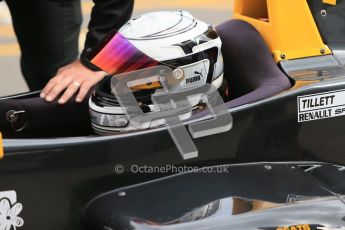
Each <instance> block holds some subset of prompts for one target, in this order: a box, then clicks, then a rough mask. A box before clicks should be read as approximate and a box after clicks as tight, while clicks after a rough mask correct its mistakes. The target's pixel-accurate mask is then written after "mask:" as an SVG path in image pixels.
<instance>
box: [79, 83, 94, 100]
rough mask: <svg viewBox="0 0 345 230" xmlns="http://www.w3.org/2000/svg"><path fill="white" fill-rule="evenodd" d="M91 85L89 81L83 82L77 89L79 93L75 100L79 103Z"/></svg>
mask: <svg viewBox="0 0 345 230" xmlns="http://www.w3.org/2000/svg"><path fill="white" fill-rule="evenodd" d="M92 86H93V85H92V84H91V83H90V82H85V83H84V84H83V85H82V87H81V88H80V90H79V93H78V95H77V98H76V100H75V101H76V102H77V103H80V102H82V101H83V100H84V99H85V96H86V95H87V93H88V92H89V90H90V89H91V87H92Z"/></svg>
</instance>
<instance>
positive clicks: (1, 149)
mask: <svg viewBox="0 0 345 230" xmlns="http://www.w3.org/2000/svg"><path fill="white" fill-rule="evenodd" d="M3 157H4V146H3V144H2V135H1V133H0V160H1V159H2V158H3Z"/></svg>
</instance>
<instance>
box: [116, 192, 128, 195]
mask: <svg viewBox="0 0 345 230" xmlns="http://www.w3.org/2000/svg"><path fill="white" fill-rule="evenodd" d="M118 195H119V196H126V195H127V194H126V192H119V194H118Z"/></svg>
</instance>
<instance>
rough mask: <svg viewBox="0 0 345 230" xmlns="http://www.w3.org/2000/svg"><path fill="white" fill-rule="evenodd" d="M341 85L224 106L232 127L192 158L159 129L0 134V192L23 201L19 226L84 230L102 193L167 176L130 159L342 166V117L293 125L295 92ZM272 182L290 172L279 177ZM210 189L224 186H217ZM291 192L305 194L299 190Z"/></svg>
mask: <svg viewBox="0 0 345 230" xmlns="http://www.w3.org/2000/svg"><path fill="white" fill-rule="evenodd" d="M344 88H345V83H344V82H343V79H342V78H337V79H334V80H332V81H328V82H323V83H318V84H315V85H313V86H312V87H310V86H309V87H306V88H302V89H300V90H295V91H291V92H286V93H284V94H282V95H278V96H275V97H273V98H270V99H268V100H265V101H261V102H257V103H253V104H250V105H247V106H242V107H238V108H235V109H230V112H231V114H232V116H233V118H234V124H233V128H232V130H230V131H229V132H227V133H222V134H218V135H214V136H208V137H204V138H200V139H195V144H196V146H197V148H198V150H199V157H198V158H195V159H191V160H187V161H184V160H183V159H182V158H181V156H180V154H179V152H178V150H177V148H176V146H175V145H174V143H173V141H172V139H171V137H170V136H169V134H168V131H167V130H166V128H162V129H157V130H150V131H143V132H139V133H136V134H126V135H123V136H109V137H97V136H89V137H80V138H56V139H31V140H28V139H22V140H20V139H18V140H10V139H7V140H4V147H5V157H4V159H2V160H0V181H1V183H0V191H10V190H14V191H16V193H17V196H18V200H19V201H20V202H21V203H22V204H23V207H24V209H23V211H22V213H21V217H22V218H23V219H24V220H25V225H24V227H23V228H22V229H35V230H39V229H54V230H55V229H84V227H82V226H81V216H82V211H83V209H84V208H85V206H86V205H87V204H88V203H89V202H90V200H92V199H94V198H95V197H97V196H98V195H101V194H103V193H106V192H108V191H112V190H116V189H120V188H122V187H125V186H129V185H132V184H137V183H143V182H147V181H150V180H153V179H157V178H162V177H165V176H167V174H142V173H141V174H140V173H131V167H132V166H133V165H138V166H165V165H175V166H182V165H188V166H199V167H202V166H212V165H223V164H228V163H245V162H258V161H268V162H278V161H321V162H331V163H335V164H338V165H342V164H344V162H345V155H344V154H343V146H344V142H343V140H344V132H343V129H344V128H343V126H342V124H343V123H344V119H345V117H337V118H329V119H324V120H318V121H311V122H306V123H298V122H297V96H301V95H306V94H313V93H319V92H328V91H332V90H339V89H344ZM117 165H122V166H123V172H122V173H116V172H115V168H116V167H117ZM276 167H278V168H279V167H283V168H284V167H286V166H276ZM249 169H250V166H248V170H249ZM239 178H240V175H239ZM326 178H327V179H326V181H325V183H327V182H328V181H329V180H330V181H333V180H334V182H332V183H333V185H332V186H331V187H332V188H333V187H334V186H335V185H336V184H337V183H340V182H341V181H342V180H343V179H340V177H333V175H330V176H327V177H326ZM279 180H284V181H286V180H290V178H289V177H288V178H286V177H284V176H283V175H282V176H281V177H279ZM245 181H246V180H243V183H245ZM261 182H263V181H262V180H261ZM267 183H272V184H275V183H277V182H276V181H269V180H268V181H267ZM188 184H190V182H188V183H187V182H186V185H188ZM210 189H212V188H211V187H210ZM296 189H297V190H298V188H296ZM217 190H219V192H226V191H225V190H223V188H219V189H217ZM269 190H270V189H269ZM198 192H199V193H204V192H205V193H207V190H206V191H204V190H199V191H198ZM342 192H343V190H342V191H341V193H340V194H342ZM296 193H297V192H296ZM298 193H300V194H298V195H301V196H307V195H308V194H306V193H305V192H304V191H303V190H301V191H299V192H298ZM238 196H240V194H239V195H238ZM249 198H251V197H249ZM258 199H259V198H258ZM152 202H154V200H153V201H152ZM339 204H340V203H339ZM327 205H328V204H327ZM327 205H326V206H327ZM331 205H333V204H331ZM57 214H58V215H57ZM284 215H285V214H284ZM267 223H268V222H267ZM312 224H314V223H312ZM266 227H271V226H269V225H267V226H266ZM124 229H126V228H124ZM196 229H197V228H196ZM219 229H221V228H219Z"/></svg>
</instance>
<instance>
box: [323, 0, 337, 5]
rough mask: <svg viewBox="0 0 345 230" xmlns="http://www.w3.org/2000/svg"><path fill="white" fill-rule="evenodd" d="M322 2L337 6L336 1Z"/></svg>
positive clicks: (324, 0) (326, 0) (327, 0)
mask: <svg viewBox="0 0 345 230" xmlns="http://www.w3.org/2000/svg"><path fill="white" fill-rule="evenodd" d="M322 2H323V3H326V4H330V5H334V6H335V5H337V0H323V1H322Z"/></svg>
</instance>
